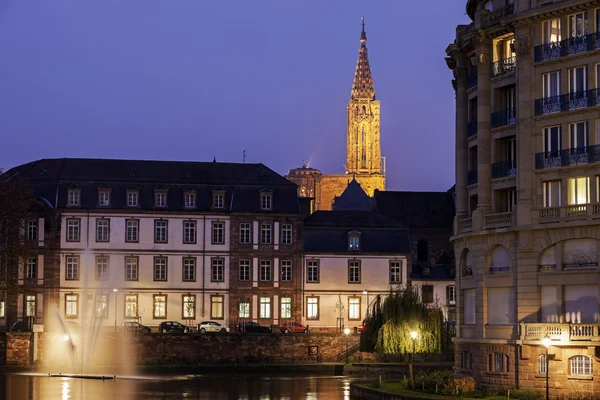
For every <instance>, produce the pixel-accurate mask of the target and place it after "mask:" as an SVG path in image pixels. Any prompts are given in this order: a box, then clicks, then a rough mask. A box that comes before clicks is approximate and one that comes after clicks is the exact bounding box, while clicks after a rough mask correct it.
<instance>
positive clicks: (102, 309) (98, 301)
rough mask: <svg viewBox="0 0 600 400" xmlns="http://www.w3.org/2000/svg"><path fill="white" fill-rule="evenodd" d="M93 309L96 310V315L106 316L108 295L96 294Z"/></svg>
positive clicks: (99, 316)
mask: <svg viewBox="0 0 600 400" xmlns="http://www.w3.org/2000/svg"><path fill="white" fill-rule="evenodd" d="M94 302H95V304H94V309H95V310H96V317H98V318H104V319H106V318H108V295H106V294H98V295H96V297H95V300H94Z"/></svg>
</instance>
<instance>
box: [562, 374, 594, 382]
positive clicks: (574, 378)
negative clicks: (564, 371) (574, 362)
mask: <svg viewBox="0 0 600 400" xmlns="http://www.w3.org/2000/svg"><path fill="white" fill-rule="evenodd" d="M567 379H568V380H570V381H592V380H594V377H593V376H583V375H582V376H573V375H569V376H567Z"/></svg>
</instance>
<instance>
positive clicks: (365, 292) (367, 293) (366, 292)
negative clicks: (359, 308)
mask: <svg viewBox="0 0 600 400" xmlns="http://www.w3.org/2000/svg"><path fill="white" fill-rule="evenodd" d="M363 294H366V295H367V317H368V316H369V291H368V290H367V289H365V290H363Z"/></svg>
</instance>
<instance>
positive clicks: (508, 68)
mask: <svg viewBox="0 0 600 400" xmlns="http://www.w3.org/2000/svg"><path fill="white" fill-rule="evenodd" d="M516 67H517V58H516V57H514V56H513V57H509V58H505V59H504V60H500V61H496V62H495V63H493V64H492V71H491V74H492V78H496V77H498V76H502V75H508V74H512V73H513V72H515V69H516Z"/></svg>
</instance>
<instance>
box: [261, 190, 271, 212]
mask: <svg viewBox="0 0 600 400" xmlns="http://www.w3.org/2000/svg"><path fill="white" fill-rule="evenodd" d="M260 209H261V210H272V209H273V193H272V192H262V193H261V194H260Z"/></svg>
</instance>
